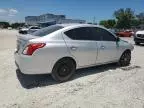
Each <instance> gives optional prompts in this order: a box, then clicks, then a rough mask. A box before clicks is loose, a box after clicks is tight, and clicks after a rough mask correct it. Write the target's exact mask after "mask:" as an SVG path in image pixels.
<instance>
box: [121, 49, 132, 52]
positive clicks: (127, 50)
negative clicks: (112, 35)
mask: <svg viewBox="0 0 144 108" xmlns="http://www.w3.org/2000/svg"><path fill="white" fill-rule="evenodd" d="M125 52H130V53H131V50H130V49H126V50H125V51H124V52H123V53H125Z"/></svg>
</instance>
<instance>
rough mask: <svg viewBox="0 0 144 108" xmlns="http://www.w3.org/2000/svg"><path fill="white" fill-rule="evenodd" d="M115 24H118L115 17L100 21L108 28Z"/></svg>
mask: <svg viewBox="0 0 144 108" xmlns="http://www.w3.org/2000/svg"><path fill="white" fill-rule="evenodd" d="M115 24H116V21H115V20H113V19H109V20H102V21H100V25H102V26H104V27H106V28H113V27H114V26H115Z"/></svg>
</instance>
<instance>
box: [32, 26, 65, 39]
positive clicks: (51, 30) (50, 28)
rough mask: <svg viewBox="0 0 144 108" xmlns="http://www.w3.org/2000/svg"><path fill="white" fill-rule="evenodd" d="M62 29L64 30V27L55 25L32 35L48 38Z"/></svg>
mask: <svg viewBox="0 0 144 108" xmlns="http://www.w3.org/2000/svg"><path fill="white" fill-rule="evenodd" d="M62 28H63V27H62V26H58V25H53V26H49V27H45V28H42V29H40V30H38V31H36V32H34V33H32V35H34V36H39V37H42V36H46V35H48V34H50V33H53V32H55V31H57V30H60V29H62Z"/></svg>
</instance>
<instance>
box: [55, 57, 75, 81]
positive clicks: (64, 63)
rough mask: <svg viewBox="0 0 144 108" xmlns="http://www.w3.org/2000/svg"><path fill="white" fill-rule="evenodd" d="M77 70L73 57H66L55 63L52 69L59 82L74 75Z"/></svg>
mask: <svg viewBox="0 0 144 108" xmlns="http://www.w3.org/2000/svg"><path fill="white" fill-rule="evenodd" d="M75 70H76V64H75V62H74V61H73V60H72V59H69V58H64V59H61V60H60V61H58V62H57V63H56V64H55V66H54V68H53V70H52V77H53V78H54V79H55V80H56V81H58V82H64V81H67V80H69V79H70V78H71V77H72V75H73V74H74V73H75Z"/></svg>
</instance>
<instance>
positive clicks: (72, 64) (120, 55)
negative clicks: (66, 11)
mask: <svg viewBox="0 0 144 108" xmlns="http://www.w3.org/2000/svg"><path fill="white" fill-rule="evenodd" d="M133 48H134V47H133V46H132V44H130V43H128V42H126V41H123V40H121V39H119V38H118V37H117V36H115V35H114V34H113V33H111V32H110V31H108V30H107V29H105V28H103V27H100V26H97V25H90V24H58V25H53V26H49V27H46V28H43V29H40V30H38V31H36V32H34V33H33V34H32V35H30V34H28V35H19V36H18V38H17V49H16V51H15V63H16V65H17V67H18V69H20V71H21V72H22V73H24V74H48V73H51V74H52V76H53V78H54V79H55V80H57V81H59V82H63V81H66V80H68V79H70V78H71V76H72V75H73V74H74V72H75V70H76V69H79V68H85V67H90V66H96V65H102V64H107V63H113V62H118V63H119V64H120V65H122V66H126V65H129V63H130V60H131V51H132V50H133Z"/></svg>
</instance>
